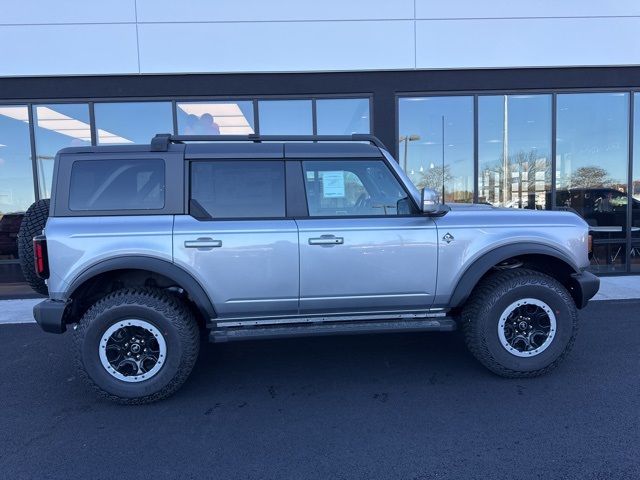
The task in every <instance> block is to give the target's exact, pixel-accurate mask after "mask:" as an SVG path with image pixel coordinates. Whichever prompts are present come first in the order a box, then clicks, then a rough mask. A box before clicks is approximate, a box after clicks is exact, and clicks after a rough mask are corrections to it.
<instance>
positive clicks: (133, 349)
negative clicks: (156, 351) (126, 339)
mask: <svg viewBox="0 0 640 480" xmlns="http://www.w3.org/2000/svg"><path fill="white" fill-rule="evenodd" d="M131 352H132V353H140V345H138V344H137V343H134V344H133V345H131Z"/></svg>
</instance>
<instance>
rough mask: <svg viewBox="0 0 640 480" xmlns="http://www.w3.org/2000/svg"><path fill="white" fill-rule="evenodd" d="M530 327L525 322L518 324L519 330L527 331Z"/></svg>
mask: <svg viewBox="0 0 640 480" xmlns="http://www.w3.org/2000/svg"><path fill="white" fill-rule="evenodd" d="M528 327H529V324H528V323H527V322H525V321H524V320H521V321H520V323H518V328H519V329H520V330H526V329H527V328H528Z"/></svg>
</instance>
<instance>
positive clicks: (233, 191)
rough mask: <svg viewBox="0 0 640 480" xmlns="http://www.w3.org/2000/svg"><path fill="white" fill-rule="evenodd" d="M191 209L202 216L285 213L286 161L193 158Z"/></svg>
mask: <svg viewBox="0 0 640 480" xmlns="http://www.w3.org/2000/svg"><path fill="white" fill-rule="evenodd" d="M190 213H191V215H192V216H194V217H196V218H201V219H215V218H281V217H284V216H286V215H285V191H284V162H283V161H271V160H248V161H238V160H231V161H230V160H220V161H218V160H212V161H203V162H193V163H192V165H191V202H190Z"/></svg>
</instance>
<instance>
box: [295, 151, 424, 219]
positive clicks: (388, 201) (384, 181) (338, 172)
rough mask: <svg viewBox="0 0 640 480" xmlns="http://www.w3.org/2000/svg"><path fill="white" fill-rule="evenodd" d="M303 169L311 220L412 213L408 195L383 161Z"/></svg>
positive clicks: (320, 164) (311, 163) (345, 162)
mask: <svg viewBox="0 0 640 480" xmlns="http://www.w3.org/2000/svg"><path fill="white" fill-rule="evenodd" d="M303 167H304V178H305V186H306V190H307V203H308V206H309V215H310V216H312V217H333V216H371V215H373V216H386V215H410V214H413V213H415V212H414V206H413V203H412V202H411V200H410V199H409V197H408V195H407V192H406V191H405V190H404V188H402V186H401V185H400V183H399V182H398V180H397V179H396V178H395V177H394V176H393V174H392V173H391V171H389V168H388V167H387V166H386V165H385V163H384V162H382V161H379V160H323V161H307V162H303Z"/></svg>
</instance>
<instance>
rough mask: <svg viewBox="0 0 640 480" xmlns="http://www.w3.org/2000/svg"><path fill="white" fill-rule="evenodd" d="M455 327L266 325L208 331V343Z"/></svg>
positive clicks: (450, 323) (440, 323)
mask: <svg viewBox="0 0 640 480" xmlns="http://www.w3.org/2000/svg"><path fill="white" fill-rule="evenodd" d="M456 328H457V324H456V321H455V320H454V319H453V318H449V317H440V318H437V319H419V320H397V319H396V320H384V321H361V322H334V323H311V324H308V323H307V324H296V325H287V326H286V327H285V326H279V325H275V326H274V325H268V326H251V327H240V328H238V327H227V328H218V329H214V330H211V332H210V333H209V341H211V342H232V341H237V340H258V339H265V340H266V339H272V338H290V337H315V336H326V335H356V334H370V333H392V332H451V331H453V330H455V329H456Z"/></svg>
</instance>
